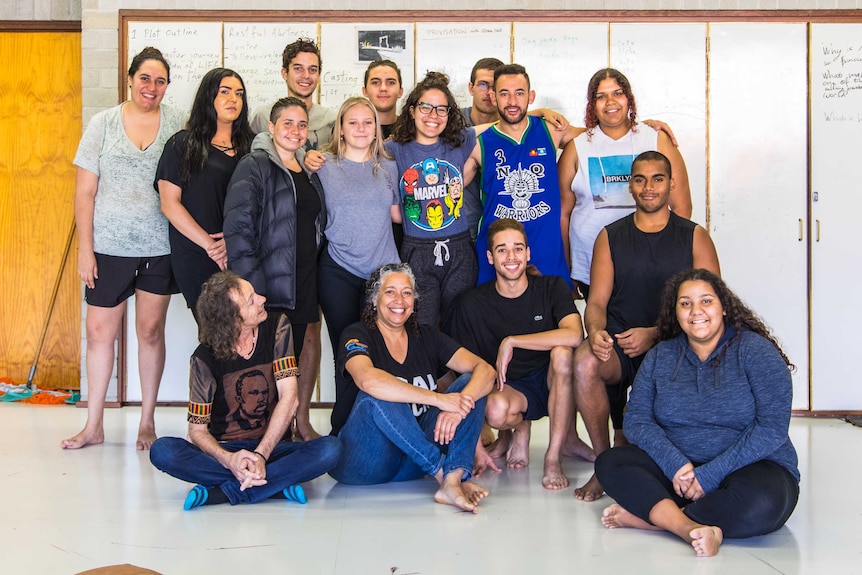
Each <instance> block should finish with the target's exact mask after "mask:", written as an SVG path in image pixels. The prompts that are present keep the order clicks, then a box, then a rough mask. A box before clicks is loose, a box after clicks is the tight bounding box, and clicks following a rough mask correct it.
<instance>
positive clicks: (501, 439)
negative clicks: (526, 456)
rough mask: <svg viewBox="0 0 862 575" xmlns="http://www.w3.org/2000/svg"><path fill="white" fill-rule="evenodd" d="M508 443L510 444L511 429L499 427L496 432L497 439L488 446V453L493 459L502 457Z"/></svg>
mask: <svg viewBox="0 0 862 575" xmlns="http://www.w3.org/2000/svg"><path fill="white" fill-rule="evenodd" d="M510 445H512V430H511V429H501V430H500V432H499V433H498V434H497V439H496V440H495V441H494V442H493V443H491V445H489V446H488V455H490V456H491V457H492V458H493V459H497V458H498V457H503V456H504V455H506V453H508V452H509V446H510Z"/></svg>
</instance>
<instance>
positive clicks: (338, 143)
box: [326, 96, 392, 176]
mask: <svg viewBox="0 0 862 575" xmlns="http://www.w3.org/2000/svg"><path fill="white" fill-rule="evenodd" d="M354 106H365V107H366V108H368V110H370V111H371V115H372V116H374V140H373V141H372V142H371V148H370V152H371V173H372V174H373V175H375V176H376V175H377V172H378V170H380V159H381V158H386V159H387V160H391V159H392V155H391V154H390V153H389V152H387V151H386V148H384V147H383V132H382V131H381V130H380V120H379V118H378V117H377V110H376V109H375V108H374V105H373V104H372V103H371V100H369V99H368V98H365V97H363V96H353V97H352V98H348V99H346V100H345V101H344V103H343V104H341V107H340V108H339V109H338V115H337V116H336V118H335V126H334V127H333V128H332V139H331V140H330V141H329V145H328V146H327V147H326V151H327V152H329V153H330V154H332V155H333V156H335V161H336V163H340V162H341V160H342V159H344V150H345V148H346V147H347V144H345V142H344V127H343V126H342V124H343V123H344V115H345V114H346V113H347V112H348V111H349V110H350V109H351V108H353V107H354Z"/></svg>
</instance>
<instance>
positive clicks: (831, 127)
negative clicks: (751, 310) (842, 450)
mask: <svg viewBox="0 0 862 575" xmlns="http://www.w3.org/2000/svg"><path fill="white" fill-rule="evenodd" d="M860 142H862V28H860V26H857V25H852V24H812V26H811V192H812V194H811V218H812V219H811V234H812V236H811V318H812V325H811V348H812V349H811V352H812V358H811V362H812V363H811V367H812V378H811V384H812V401H811V406H812V408H813V409H818V410H829V411H834V410H841V409H845V408H846V407H848V406H852V407H853V409H862V385H860V377H859V374H858V369H857V366H856V363H855V360H854V357H855V355H854V347H855V344H856V342H857V341H858V339H859V329H858V326H859V325H860V321H862V306H860V305H857V304H856V303H855V302H854V301H853V300H854V297H853V292H854V291H855V290H856V288H857V286H858V285H859V282H860V279H862V272H860V270H859V261H860V258H859V250H858V245H859V238H858V230H859V214H860V213H862V185H860V184H859V181H860V178H859V166H860V150H862V145H860Z"/></svg>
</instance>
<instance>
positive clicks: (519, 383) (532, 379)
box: [506, 363, 551, 421]
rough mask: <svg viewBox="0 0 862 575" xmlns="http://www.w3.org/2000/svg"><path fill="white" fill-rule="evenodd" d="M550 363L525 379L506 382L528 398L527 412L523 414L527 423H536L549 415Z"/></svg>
mask: <svg viewBox="0 0 862 575" xmlns="http://www.w3.org/2000/svg"><path fill="white" fill-rule="evenodd" d="M550 367H551V364H550V363H549V364H548V365H546V366H545V367H543V368H542V369H539V370H536V371H534V372H533V373H531V374H528V375H527V376H525V377H522V378H520V379H516V380H506V385H508V386H509V387H511V388H512V389H514V390H516V391H520V392H521V393H523V394H524V397H526V398H527V410H526V411H524V412H523V413H522V415H523V416H524V419H526V420H527V421H536V420H537V419H542V418H543V417H546V416H547V415H548V399H549V398H550V396H551V392H550V390H549V389H548V369H550Z"/></svg>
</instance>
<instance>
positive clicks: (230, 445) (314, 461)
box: [150, 437, 341, 505]
mask: <svg viewBox="0 0 862 575" xmlns="http://www.w3.org/2000/svg"><path fill="white" fill-rule="evenodd" d="M258 443H260V442H259V441H258V440H257V439H244V440H238V441H225V442H223V443H221V444H220V445H221V447H222V448H223V449H225V450H227V451H231V452H234V451H239V450H240V449H246V450H248V451H253V450H254V449H255V448H257V445H258ZM340 457H341V442H340V441H339V440H338V438H335V437H321V438H320V439H315V440H313V441H306V442H303V443H289V442H285V441H282V442H280V443H278V444H277V445H276V446H275V449H273V451H272V453H271V454H270V455H269V461H268V463H267V464H266V484H265V485H261V486H258V487H250V488H248V489H246V490H245V491H240V489H239V486H240V482H239V480H237V478H236V477H234V475H233V473H231V471H230V469H226V468H224V467H222V465H221V463H219V462H218V461H216V460H215V459H214V458H213V457H210V456H209V455H207V454H206V453H204V452H203V451H201V450H200V448H199V447H198V446H197V445H195V444H193V443H189V442H188V441H186V440H185V439H181V438H179V437H160V438H159V439H157V440H156V442H155V443H153V446H152V447H151V448H150V461H151V462H152V464H153V465H154V466H155V467H156V468H157V469H159V470H161V471H164V472H165V473H167V474H168V475H172V476H174V477H176V478H177V479H182V480H183V481H188V482H189V483H200V484H201V485H203V486H204V487H219V488H221V490H222V491H223V492H224V494H225V495H226V496H227V498H228V500H229V501H230V504H231V505H236V504H237V503H257V502H258V501H263V500H264V499H269V498H270V497H272V496H273V495H275V494H276V493H278V492H280V491H281V490H282V489H284V488H285V487H287V486H289V485H294V484H296V483H302V482H303V481H311V480H312V479H314V478H315V477H319V476H321V475H323V474H324V473H326V472H327V471H329V470H330V469H332V467H333V466H334V465H335V464H336V463H337V462H338V459H339V458H340Z"/></svg>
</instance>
